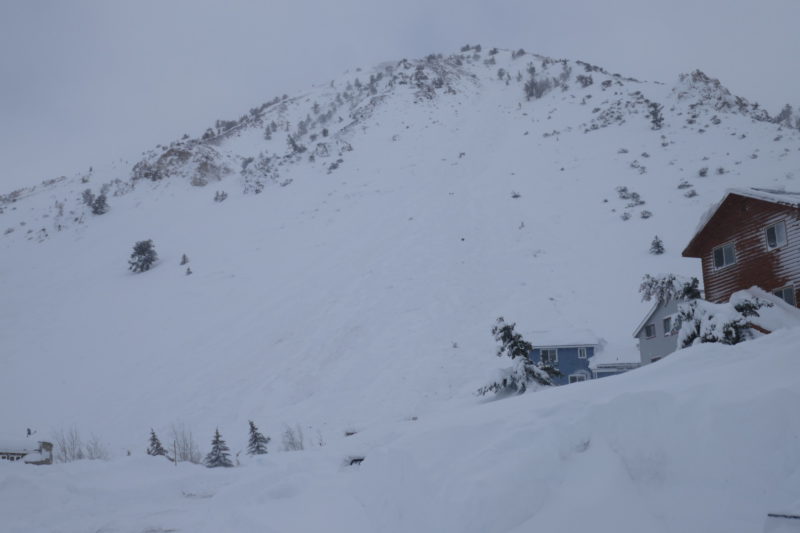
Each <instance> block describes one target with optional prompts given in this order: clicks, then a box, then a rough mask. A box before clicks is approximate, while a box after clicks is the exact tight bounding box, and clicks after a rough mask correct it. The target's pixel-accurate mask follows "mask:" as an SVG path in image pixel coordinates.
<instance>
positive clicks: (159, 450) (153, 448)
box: [147, 428, 167, 457]
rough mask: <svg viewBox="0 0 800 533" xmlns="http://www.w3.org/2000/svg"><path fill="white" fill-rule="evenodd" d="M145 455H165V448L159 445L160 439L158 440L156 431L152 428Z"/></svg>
mask: <svg viewBox="0 0 800 533" xmlns="http://www.w3.org/2000/svg"><path fill="white" fill-rule="evenodd" d="M147 455H163V456H164V457H167V450H165V449H164V447H163V446H162V445H161V441H160V440H158V437H157V436H156V432H155V431H153V429H152V428H151V429H150V446H149V447H148V448H147Z"/></svg>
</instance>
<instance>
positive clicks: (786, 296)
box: [772, 285, 797, 307]
mask: <svg viewBox="0 0 800 533" xmlns="http://www.w3.org/2000/svg"><path fill="white" fill-rule="evenodd" d="M772 294H774V295H775V296H777V297H778V298H780V299H781V300H783V301H784V302H786V303H787V304H789V305H793V306H795V307H796V306H797V302H796V301H795V299H794V287H793V286H791V285H790V286H788V287H783V288H780V289H776V290H774V291H772Z"/></svg>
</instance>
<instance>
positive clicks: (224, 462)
mask: <svg viewBox="0 0 800 533" xmlns="http://www.w3.org/2000/svg"><path fill="white" fill-rule="evenodd" d="M229 451H230V448H228V445H227V444H225V441H224V440H222V435H220V434H219V428H217V430H216V431H215V432H214V438H213V439H212V440H211V451H210V452H208V455H206V458H205V459H204V460H203V463H204V464H205V465H206V466H207V467H208V468H216V467H218V466H225V467H228V466H233V463H232V462H231V458H230V455H229V454H228V452H229Z"/></svg>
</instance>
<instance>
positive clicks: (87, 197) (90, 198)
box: [81, 189, 94, 207]
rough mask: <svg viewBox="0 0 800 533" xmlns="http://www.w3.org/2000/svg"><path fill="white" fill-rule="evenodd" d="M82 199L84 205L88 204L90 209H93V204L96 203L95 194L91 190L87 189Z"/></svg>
mask: <svg viewBox="0 0 800 533" xmlns="http://www.w3.org/2000/svg"><path fill="white" fill-rule="evenodd" d="M81 199H82V200H83V203H84V204H86V205H87V206H89V207H92V204H93V203H94V193H92V190H91V189H86V190H85V191H83V193H82V194H81Z"/></svg>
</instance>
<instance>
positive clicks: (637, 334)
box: [633, 301, 661, 337]
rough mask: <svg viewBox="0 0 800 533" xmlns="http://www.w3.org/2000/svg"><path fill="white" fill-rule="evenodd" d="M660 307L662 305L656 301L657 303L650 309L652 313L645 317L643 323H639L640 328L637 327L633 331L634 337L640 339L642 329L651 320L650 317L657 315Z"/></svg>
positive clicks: (649, 312)
mask: <svg viewBox="0 0 800 533" xmlns="http://www.w3.org/2000/svg"><path fill="white" fill-rule="evenodd" d="M659 305H661V302H659V301H656V303H655V304H653V307H651V308H650V311H648V312H647V314H646V315H645V316H644V319H643V320H642V321H641V323H639V325H638V326H636V329H635V330H634V331H633V336H634V337H638V336H639V332H640V331H642V328H643V327H644V326H645V324H647V322H648V321H649V320H650V317H652V316H653V314H655V312H656V310H657V309H658V306H659Z"/></svg>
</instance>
